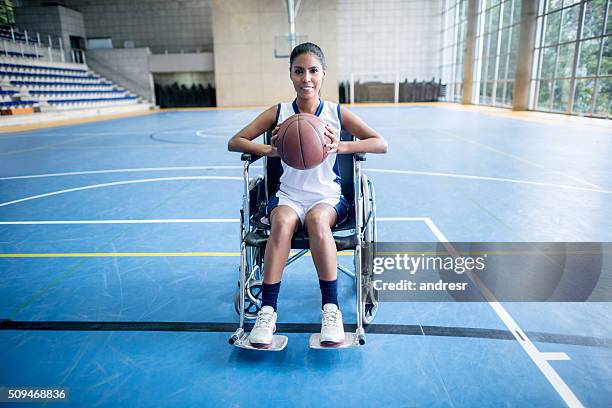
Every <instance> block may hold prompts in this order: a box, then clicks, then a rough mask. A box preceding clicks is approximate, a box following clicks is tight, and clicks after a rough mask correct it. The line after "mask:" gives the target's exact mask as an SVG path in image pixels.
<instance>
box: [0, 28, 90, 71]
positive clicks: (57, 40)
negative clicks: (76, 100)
mask: <svg viewBox="0 0 612 408" xmlns="http://www.w3.org/2000/svg"><path fill="white" fill-rule="evenodd" d="M0 39H1V41H2V44H1V47H0V55H5V56H21V57H22V58H26V57H32V58H36V59H43V60H47V61H51V62H53V61H61V62H72V63H76V64H85V63H86V60H85V53H84V52H83V51H82V50H78V49H70V48H68V49H66V48H64V42H63V41H62V38H61V37H57V36H51V35H47V36H41V35H40V33H37V32H35V33H33V32H32V31H30V32H28V31H27V30H24V31H23V32H21V31H19V30H15V29H14V28H13V27H9V26H3V27H0ZM67 52H68V55H69V61H67V59H68V58H66V53H67Z"/></svg>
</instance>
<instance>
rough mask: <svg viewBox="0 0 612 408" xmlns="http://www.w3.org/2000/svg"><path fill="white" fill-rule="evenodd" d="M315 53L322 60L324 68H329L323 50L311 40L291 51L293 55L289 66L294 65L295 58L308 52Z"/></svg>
mask: <svg viewBox="0 0 612 408" xmlns="http://www.w3.org/2000/svg"><path fill="white" fill-rule="evenodd" d="M308 52H309V53H311V54H314V55H315V56H316V57H317V58H318V59H319V61H320V62H321V66H322V67H323V69H327V64H326V63H325V55H323V51H321V48H319V46H318V45H317V44H313V43H310V42H306V43H302V44H300V45H297V46H296V47H295V48H294V49H293V51H291V56H290V57H289V67H290V68H291V66H292V65H293V60H295V59H296V58H297V57H298V56H300V55H302V54H306V53H308Z"/></svg>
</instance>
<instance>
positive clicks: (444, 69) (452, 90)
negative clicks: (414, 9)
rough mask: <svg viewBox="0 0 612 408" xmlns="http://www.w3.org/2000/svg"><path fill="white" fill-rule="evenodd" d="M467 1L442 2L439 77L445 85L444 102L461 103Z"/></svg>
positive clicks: (449, 0) (451, 0)
mask: <svg viewBox="0 0 612 408" xmlns="http://www.w3.org/2000/svg"><path fill="white" fill-rule="evenodd" d="M467 8H468V0H444V9H443V11H442V24H443V25H442V49H441V52H440V76H441V78H442V82H443V83H445V84H446V100H447V101H451V102H461V98H462V96H463V52H464V47H465V33H466V30H467Z"/></svg>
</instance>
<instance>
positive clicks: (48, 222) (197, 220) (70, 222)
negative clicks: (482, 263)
mask: <svg viewBox="0 0 612 408" xmlns="http://www.w3.org/2000/svg"><path fill="white" fill-rule="evenodd" d="M239 221H240V219H239V218H169V219H150V220H41V221H0V225H89V224H189V223H194V224H198V223H203V224H208V223H211V224H215V223H228V222H229V223H231V222H239ZM376 221H382V222H388V221H425V217H378V218H376Z"/></svg>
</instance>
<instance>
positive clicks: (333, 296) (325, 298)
mask: <svg viewBox="0 0 612 408" xmlns="http://www.w3.org/2000/svg"><path fill="white" fill-rule="evenodd" d="M319 287H320V288H321V309H323V306H324V305H326V304H327V303H333V304H334V305H336V306H338V279H334V280H333V281H324V280H321V279H319Z"/></svg>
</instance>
